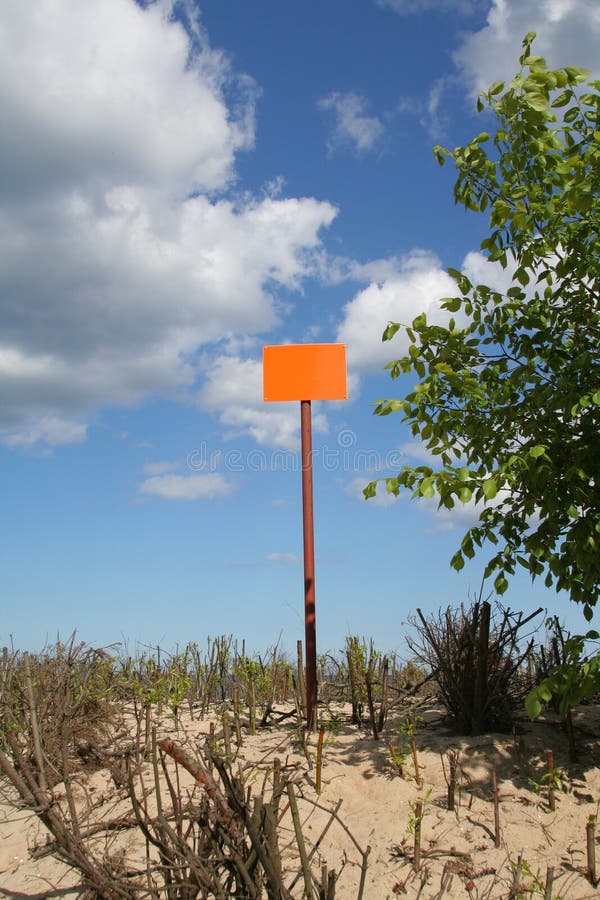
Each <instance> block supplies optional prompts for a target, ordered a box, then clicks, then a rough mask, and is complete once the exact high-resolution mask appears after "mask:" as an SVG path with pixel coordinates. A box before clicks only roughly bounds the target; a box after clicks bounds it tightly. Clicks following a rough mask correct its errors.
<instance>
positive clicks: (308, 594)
mask: <svg viewBox="0 0 600 900" xmlns="http://www.w3.org/2000/svg"><path fill="white" fill-rule="evenodd" d="M300 434H301V439H302V535H303V542H304V623H305V654H306V724H307V726H308V729H309V730H310V731H312V730H313V728H314V727H315V710H316V706H317V633H316V612H315V535H314V524H313V479H312V429H311V406H310V400H301V401H300Z"/></svg>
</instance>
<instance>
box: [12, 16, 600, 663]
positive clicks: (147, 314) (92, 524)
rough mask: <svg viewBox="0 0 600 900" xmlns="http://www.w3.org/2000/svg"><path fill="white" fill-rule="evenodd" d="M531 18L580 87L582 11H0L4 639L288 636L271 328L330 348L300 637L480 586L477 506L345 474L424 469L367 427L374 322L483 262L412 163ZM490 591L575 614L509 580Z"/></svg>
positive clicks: (382, 620) (409, 307)
mask: <svg viewBox="0 0 600 900" xmlns="http://www.w3.org/2000/svg"><path fill="white" fill-rule="evenodd" d="M530 30H535V31H537V33H538V40H537V42H536V48H537V51H538V52H539V53H542V54H544V55H546V56H547V58H548V60H549V62H550V63H551V64H552V65H568V64H575V65H584V66H587V67H588V68H590V69H592V70H593V71H594V70H595V71H594V74H595V75H596V76H598V74H599V72H598V70H597V56H598V54H597V48H598V42H599V39H600V11H599V9H598V6H597V4H596V3H595V2H594V0H491V2H487V0H356V2H352V3H348V2H347V0H319V2H317V0H304V2H302V3H300V2H296V0H286V2H282V0H260V2H259V0H255V2H251V0H206V2H201V0H188V2H179V3H175V4H173V3H172V2H170V0H157V2H154V3H148V2H146V3H140V4H137V3H135V2H134V0H95V2H94V4H87V3H85V4H82V3H81V2H80V0H43V2H39V3H37V4H34V5H31V4H25V3H23V2H22V0H4V3H3V4H2V8H1V9H0V106H1V108H2V109H3V127H2V135H1V136H0V262H1V265H0V464H1V470H0V471H1V491H2V494H1V497H2V513H3V514H2V538H1V541H0V596H1V597H2V616H1V619H0V643H2V644H7V643H9V642H10V641H11V640H12V641H14V644H15V645H16V646H18V647H23V648H32V649H37V648H39V647H41V646H42V645H43V643H44V642H45V641H46V640H47V639H49V640H53V639H54V638H55V637H56V636H57V634H60V635H61V637H63V638H65V637H67V636H68V635H69V634H70V633H71V632H72V631H73V630H74V629H76V630H77V632H78V634H79V636H80V637H81V639H82V640H86V641H88V642H90V643H93V644H96V645H106V644H109V643H111V642H114V641H124V642H127V643H128V645H129V646H134V645H135V644H136V642H143V643H147V644H154V645H155V644H157V643H160V644H161V645H162V646H164V647H166V648H173V647H175V646H176V645H177V644H179V645H180V646H181V645H183V644H185V643H186V642H187V641H189V640H195V641H198V642H199V643H203V642H204V640H205V638H206V636H207V635H217V634H229V633H233V634H235V635H236V636H237V637H238V638H239V639H240V640H241V639H242V638H245V639H246V641H247V644H248V646H249V647H252V648H254V649H257V650H259V649H265V648H266V647H267V646H268V645H271V644H273V643H274V642H275V641H276V640H277V639H278V637H279V635H280V634H281V635H282V641H283V644H284V645H285V646H286V647H288V648H290V647H293V646H294V645H295V641H296V639H297V638H301V637H302V636H303V613H302V604H303V579H302V562H301V560H302V530H301V494H300V472H299V467H298V461H297V455H296V454H297V450H298V446H299V408H298V404H290V405H287V404H281V405H280V404H264V403H263V401H262V381H261V379H262V374H261V351H262V347H263V345H264V344H277V343H284V342H290V341H291V342H294V343H300V342H306V341H311V342H312V341H325V342H329V341H343V342H344V343H346V345H347V354H348V374H349V386H350V394H349V400H348V401H347V402H341V403H323V404H315V407H314V410H313V428H314V435H313V440H314V449H315V470H314V479H315V541H316V555H317V562H316V597H317V638H318V645H319V649H320V650H323V651H324V650H330V649H336V648H339V647H341V646H342V645H343V643H344V639H345V636H346V635H347V634H359V635H364V636H366V637H373V638H374V639H375V640H376V641H377V643H378V644H379V645H380V646H382V647H385V648H386V649H390V650H391V649H395V648H401V647H402V645H403V634H404V632H405V626H404V623H405V622H406V619H407V617H409V616H410V615H411V613H414V611H415V609H416V608H417V607H421V608H423V609H424V610H426V611H431V610H434V609H437V608H439V607H445V606H446V605H448V604H453V605H455V604H459V603H461V602H462V601H464V600H467V599H468V597H469V596H473V595H474V594H476V593H477V592H478V590H479V585H480V579H481V572H482V568H483V565H484V562H485V557H484V556H482V557H481V559H479V560H476V561H474V562H473V563H472V564H471V565H470V566H468V567H467V568H466V569H465V570H463V572H462V573H460V574H455V573H454V572H453V571H452V570H451V569H450V567H449V559H450V556H451V555H452V553H453V552H454V550H455V549H456V547H457V545H458V543H459V541H460V537H461V534H462V531H463V530H464V529H465V528H466V527H468V525H469V524H470V523H471V522H472V521H473V517H474V514H475V511H474V510H473V508H472V507H466V508H461V509H459V510H455V511H453V513H452V515H451V514H450V513H448V512H447V511H446V512H445V513H443V514H441V513H439V512H438V511H437V510H436V508H435V504H433V505H432V504H431V503H429V502H427V501H423V502H419V503H411V502H410V500H409V498H408V496H404V497H401V498H400V499H398V500H392V499H391V498H386V497H381V498H379V499H376V500H372V501H369V502H368V503H367V502H365V501H364V500H363V499H362V494H361V489H362V487H363V486H364V484H365V483H366V482H367V481H369V480H370V479H371V478H372V477H374V476H375V475H377V474H379V473H381V474H382V475H385V474H387V473H390V472H393V471H394V468H395V467H397V466H398V465H401V464H403V463H405V462H409V461H414V460H418V459H422V458H423V450H422V448H421V447H419V446H415V445H414V444H413V443H412V442H411V440H410V435H409V433H408V431H407V429H406V428H405V427H404V426H403V425H402V424H401V422H400V420H399V418H394V417H390V418H386V419H378V418H376V417H374V416H373V415H372V409H373V403H374V401H376V400H378V399H381V398H383V397H387V396H394V395H396V394H398V393H405V392H406V391H407V390H409V389H410V387H411V384H412V380H411V379H410V378H408V379H405V380H404V381H401V382H395V383H392V382H390V381H389V379H388V377H387V375H386V374H385V372H383V366H384V364H385V362H386V361H387V360H388V359H389V358H390V357H391V356H399V355H401V353H402V350H403V343H402V340H403V339H402V338H400V339H397V340H396V341H395V343H394V344H388V345H385V346H382V344H381V333H382V331H383V329H384V327H385V325H386V324H387V322H388V321H389V320H390V319H393V320H399V321H409V320H411V319H412V318H413V317H414V316H415V315H416V314H418V313H419V312H421V311H422V310H427V311H428V314H429V315H430V317H432V318H435V317H436V316H441V315H442V313H441V311H440V310H439V304H438V300H439V298H440V297H443V296H444V295H447V294H448V293H449V291H450V290H451V283H450V282H449V279H448V276H447V275H446V274H445V269H446V268H447V267H448V266H456V267H463V268H464V269H465V270H467V271H468V272H469V273H472V274H474V275H475V276H476V277H477V278H478V279H479V280H485V281H487V282H488V283H494V284H502V279H503V277H505V276H503V275H502V273H498V272H497V271H495V270H494V269H493V267H492V266H490V264H488V263H486V262H485V260H484V259H483V258H482V257H481V256H480V255H479V254H478V252H477V249H478V245H479V242H480V240H481V239H482V237H483V236H484V235H485V230H484V229H485V221H484V220H483V218H481V217H477V216H474V215H472V214H467V213H466V212H465V211H464V210H463V209H462V208H457V207H455V206H454V204H453V200H452V183H453V176H452V172H451V171H450V170H449V169H448V168H446V169H440V168H439V167H438V166H437V164H436V162H435V160H434V157H433V154H432V152H431V148H432V146H433V145H434V144H435V143H442V144H444V145H446V146H449V147H453V146H455V145H457V144H459V143H461V142H463V141H466V140H468V139H469V138H470V137H471V136H473V135H474V134H475V133H477V132H478V131H481V130H482V129H483V127H485V123H484V122H483V121H482V117H481V116H477V115H476V114H475V112H474V108H475V101H474V98H475V96H476V92H477V90H478V89H480V88H483V87H486V86H487V85H489V84H490V83H491V82H492V81H495V80H498V79H502V78H507V77H510V75H511V74H512V73H513V72H514V70H515V68H516V65H517V57H518V55H519V50H520V44H521V40H522V38H523V36H524V35H525V33H526V32H527V31H530ZM504 602H505V603H507V604H508V605H510V606H511V607H512V608H514V609H523V610H526V611H529V610H531V609H533V608H534V607H536V606H538V605H542V606H545V607H547V608H548V610H549V612H558V613H559V614H560V615H561V616H562V617H563V618H564V619H565V620H566V621H567V623H568V624H572V625H573V626H574V627H579V626H580V625H581V617H580V616H579V614H578V611H577V610H576V609H574V608H572V607H570V606H569V603H568V601H567V599H566V598H565V597H563V596H561V595H556V594H554V593H553V592H548V591H545V590H544V589H543V587H542V586H541V585H539V586H538V585H537V584H534V585H533V586H532V585H531V584H530V583H529V581H528V579H527V578H525V577H519V578H517V579H515V581H514V583H513V584H512V585H511V587H510V589H509V592H508V594H507V595H505V597H504Z"/></svg>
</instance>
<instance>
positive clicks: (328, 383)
mask: <svg viewBox="0 0 600 900" xmlns="http://www.w3.org/2000/svg"><path fill="white" fill-rule="evenodd" d="M347 396H348V390H347V387H346V346H345V344H278V345H276V346H271V347H263V397H264V399H265V400H267V401H275V400H345V399H346V398H347Z"/></svg>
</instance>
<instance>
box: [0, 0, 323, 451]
mask: <svg viewBox="0 0 600 900" xmlns="http://www.w3.org/2000/svg"><path fill="white" fill-rule="evenodd" d="M172 6H173V3H172V2H169V0H160V2H156V3H152V4H149V5H148V6H147V8H142V7H140V6H138V5H137V4H136V3H135V2H134V0H97V2H95V3H94V4H91V5H90V4H82V3H80V2H79V0H43V2H41V3H39V4H36V5H31V4H27V3H22V2H21V0H6V2H5V3H3V4H2V9H1V10H0V105H1V106H2V110H3V123H2V133H3V139H2V142H1V143H0V396H1V397H2V398H3V399H2V401H1V402H0V435H3V436H4V437H5V438H6V437H8V438H9V439H10V441H11V442H12V443H13V445H18V444H19V443H20V444H22V445H23V444H27V443H28V442H31V437H32V435H33V434H34V432H35V430H36V429H37V431H38V437H37V438H36V440H39V441H42V442H43V441H45V440H46V441H47V438H50V439H52V434H51V432H50V431H48V430H47V429H46V432H44V429H43V428H40V422H44V421H46V422H48V421H52V420H55V421H63V422H65V423H71V426H72V427H71V430H70V432H69V428H68V427H64V428H63V430H62V442H63V443H66V442H68V439H69V433H70V435H71V437H70V439H71V441H74V440H80V439H82V436H85V425H84V422H85V419H86V418H87V416H88V415H89V413H90V411H91V410H93V409H95V408H98V407H100V406H102V405H106V404H110V405H114V404H135V403H138V402H140V401H142V400H143V399H144V398H145V397H147V396H149V395H150V394H153V393H170V394H172V393H173V392H176V391H178V390H180V389H182V388H184V389H188V388H189V387H191V386H192V385H193V384H194V383H195V381H196V378H197V375H198V372H197V369H196V364H195V358H196V355H197V350H198V348H199V347H200V346H202V345H206V344H208V343H210V342H213V341H219V340H221V339H222V338H224V337H228V336H231V335H235V334H241V333H257V332H259V331H263V330H265V329H267V328H269V327H271V326H272V325H273V324H274V323H275V322H276V321H277V302H276V291H277V288H278V287H279V286H283V287H285V288H297V287H298V286H299V285H300V283H301V281H302V279H303V278H304V277H305V276H306V275H307V274H310V273H311V272H313V271H314V269H315V267H316V266H317V262H316V261H313V259H312V254H313V252H314V253H316V252H317V250H318V248H319V245H320V230H321V229H322V228H323V227H326V226H328V225H329V224H330V223H331V221H332V220H333V218H334V217H335V214H336V210H335V209H334V208H333V207H332V206H331V205H330V204H328V203H320V202H318V201H316V200H314V199H312V198H304V199H296V198H287V199H286V198H282V199H277V198H275V197H273V196H266V197H263V198H262V199H260V200H255V199H252V198H250V199H246V200H245V201H244V202H243V203H238V204H235V203H233V202H232V201H231V200H230V199H227V197H226V196H225V192H227V191H228V190H229V188H230V186H231V183H232V180H233V178H234V176H235V172H234V163H235V156H236V154H237V153H239V152H240V151H242V150H248V149H250V148H251V147H252V145H253V142H254V103H255V95H256V89H255V86H254V85H253V84H252V82H251V80H250V79H248V78H246V77H244V76H238V75H236V74H235V73H234V72H233V71H232V69H231V66H230V64H229V62H228V60H227V58H226V57H225V55H224V54H223V53H221V52H219V51H216V50H213V49H212V48H211V47H210V45H209V44H208V41H207V39H206V36H205V35H204V34H203V32H202V30H201V28H200V27H199V26H198V25H197V23H196V28H195V31H194V36H193V40H192V39H191V38H190V36H189V35H188V33H186V31H185V30H184V28H183V26H182V25H181V24H180V23H178V22H176V21H173V20H172V19H171V17H170V13H171V9H172ZM47 442H49V441H47ZM56 442H58V441H56Z"/></svg>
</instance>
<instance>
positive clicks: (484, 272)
mask: <svg viewBox="0 0 600 900" xmlns="http://www.w3.org/2000/svg"><path fill="white" fill-rule="evenodd" d="M460 268H461V270H462V271H463V272H464V273H465V274H466V275H467V277H469V278H470V279H471V281H473V282H474V283H475V284H480V283H483V284H487V285H489V286H490V287H492V288H495V289H496V290H505V289H506V288H508V287H509V286H510V283H511V273H510V270H509V267H507V269H506V270H503V269H502V268H501V266H500V265H498V264H496V263H490V262H489V261H488V260H486V258H485V257H484V256H483V255H482V254H481V253H477V252H472V253H468V254H467V256H466V257H465V259H464V260H463V263H462V266H461V267H460ZM458 293H459V292H458V290H457V286H456V282H455V281H454V279H453V278H451V277H450V276H449V275H448V273H447V272H446V271H445V270H444V269H443V268H442V267H441V264H440V261H439V259H438V258H437V257H436V256H435V255H433V254H432V253H428V252H426V251H423V250H414V251H413V252H412V253H410V254H407V255H406V256H405V257H404V258H403V259H402V260H399V261H397V268H396V271H395V273H394V274H393V275H390V276H389V277H387V278H386V279H385V280H384V281H382V282H372V283H371V284H370V285H369V286H368V287H366V288H365V289H364V290H362V291H360V292H359V293H358V294H357V295H356V296H355V297H354V298H353V299H352V300H351V301H350V302H349V303H347V304H346V306H345V307H344V314H343V318H342V321H341V322H340V324H339V326H338V329H337V339H338V340H339V341H341V342H342V343H345V344H346V346H347V359H348V367H349V369H350V370H351V373H352V374H353V375H359V374H360V373H366V372H372V371H377V370H380V369H382V368H383V367H384V366H385V365H386V363H388V362H389V360H390V359H392V358H397V357H398V356H401V355H402V354H403V353H405V352H406V350H407V349H408V339H407V337H406V335H405V334H404V333H403V332H402V331H399V332H398V334H397V335H396V337H395V338H394V340H393V341H392V343H388V342H387V341H386V342H383V341H382V340H381V336H382V334H383V331H384V329H385V327H386V325H387V324H388V322H390V321H392V322H401V323H402V324H404V325H410V323H411V322H412V320H413V319H414V318H415V316H417V315H419V314H420V313H422V312H424V313H426V315H427V319H428V321H429V322H433V323H435V322H437V323H440V324H442V323H444V322H447V321H448V319H449V318H450V313H448V312H447V311H446V310H444V309H442V307H441V306H440V300H441V299H443V298H444V297H453V296H456V294H458ZM454 318H455V319H456V320H457V321H458V315H457V314H455V315H454Z"/></svg>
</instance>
